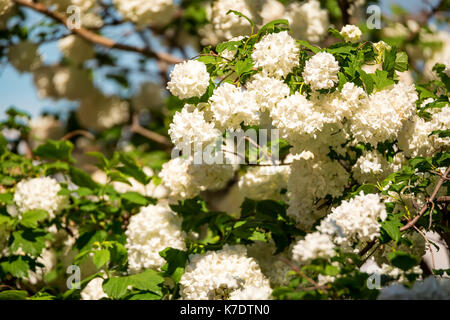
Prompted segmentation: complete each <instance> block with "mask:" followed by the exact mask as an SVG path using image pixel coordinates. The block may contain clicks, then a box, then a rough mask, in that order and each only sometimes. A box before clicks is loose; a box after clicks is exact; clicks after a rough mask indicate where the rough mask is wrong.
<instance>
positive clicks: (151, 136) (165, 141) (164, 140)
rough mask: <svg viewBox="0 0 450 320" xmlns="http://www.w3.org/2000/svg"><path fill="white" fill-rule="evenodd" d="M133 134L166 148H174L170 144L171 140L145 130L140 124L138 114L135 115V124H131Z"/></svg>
mask: <svg viewBox="0 0 450 320" xmlns="http://www.w3.org/2000/svg"><path fill="white" fill-rule="evenodd" d="M130 130H131V132H134V133H137V134H140V135H141V136H144V137H146V138H148V139H150V140H153V141H155V142H157V143H159V144H162V145H164V146H166V147H172V146H173V145H172V142H170V140H169V139H167V138H166V137H164V136H163V135H160V134H159V133H156V132H153V131H150V130H148V129H145V128H143V127H142V126H141V125H140V124H139V116H138V115H137V114H135V115H133V123H132V124H131V128H130Z"/></svg>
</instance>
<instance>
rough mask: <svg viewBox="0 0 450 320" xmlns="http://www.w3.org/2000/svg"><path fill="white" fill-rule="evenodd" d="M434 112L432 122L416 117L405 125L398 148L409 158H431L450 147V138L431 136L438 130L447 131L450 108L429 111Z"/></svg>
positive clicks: (449, 122) (449, 120)
mask: <svg viewBox="0 0 450 320" xmlns="http://www.w3.org/2000/svg"><path fill="white" fill-rule="evenodd" d="M429 110H430V111H432V118H431V120H430V121H425V120H424V119H422V118H420V117H419V116H414V117H413V118H411V119H410V120H409V121H407V122H406V123H405V126H404V127H403V129H402V131H401V132H400V133H399V135H398V146H399V148H400V149H401V150H403V152H404V153H405V155H406V156H408V157H430V156H432V155H433V154H434V153H435V152H438V151H441V150H446V149H448V148H449V147H450V138H449V137H439V136H438V134H433V135H431V136H430V134H431V133H432V132H433V131H436V130H446V129H448V128H449V124H450V107H449V106H445V107H443V108H434V109H429Z"/></svg>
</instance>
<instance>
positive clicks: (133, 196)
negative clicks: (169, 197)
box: [121, 191, 150, 206]
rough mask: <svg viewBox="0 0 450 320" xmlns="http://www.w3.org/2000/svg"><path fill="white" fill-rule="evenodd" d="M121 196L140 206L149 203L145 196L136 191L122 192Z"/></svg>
mask: <svg viewBox="0 0 450 320" xmlns="http://www.w3.org/2000/svg"><path fill="white" fill-rule="evenodd" d="M121 197H122V199H125V200H128V201H130V202H132V203H136V204H138V205H141V206H146V205H148V204H149V203H150V202H149V201H148V200H147V198H145V197H144V196H143V195H141V194H140V193H137V192H134V191H130V192H127V193H123V194H122V195H121Z"/></svg>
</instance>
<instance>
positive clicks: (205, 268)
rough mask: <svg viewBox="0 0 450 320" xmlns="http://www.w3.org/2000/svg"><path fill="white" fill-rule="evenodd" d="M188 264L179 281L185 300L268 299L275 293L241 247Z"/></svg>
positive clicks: (208, 254) (227, 248) (194, 258)
mask: <svg viewBox="0 0 450 320" xmlns="http://www.w3.org/2000/svg"><path fill="white" fill-rule="evenodd" d="M189 261H190V262H189V264H188V265H187V266H186V269H185V272H184V274H183V276H182V277H181V280H180V284H181V288H180V295H181V298H182V299H186V300H228V299H232V300H233V299H248V298H249V297H252V298H253V299H255V298H256V299H268V298H269V297H270V294H271V293H272V289H271V288H270V284H269V280H268V279H267V278H266V277H265V276H264V275H263V274H262V272H261V269H260V268H259V266H258V264H257V263H256V262H255V260H254V259H253V258H249V257H248V256H247V249H246V248H245V247H244V246H242V245H236V246H228V245H225V246H224V247H223V249H221V250H219V251H208V252H206V253H205V254H194V255H191V256H190V257H189ZM256 293H258V294H256Z"/></svg>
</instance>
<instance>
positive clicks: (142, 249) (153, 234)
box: [125, 204, 185, 273]
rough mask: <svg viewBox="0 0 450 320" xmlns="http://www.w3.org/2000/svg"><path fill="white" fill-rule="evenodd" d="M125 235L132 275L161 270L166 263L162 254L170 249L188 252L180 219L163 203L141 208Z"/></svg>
mask: <svg viewBox="0 0 450 320" xmlns="http://www.w3.org/2000/svg"><path fill="white" fill-rule="evenodd" d="M125 235H126V236H127V243H126V245H125V248H126V249H127V250H128V268H129V270H130V272H132V273H137V272H139V271H141V270H144V269H148V268H158V269H159V268H160V267H161V266H162V265H164V263H165V260H164V259H163V258H162V257H161V256H160V255H159V252H160V251H162V250H164V249H166V248H167V247H172V248H175V249H180V250H184V249H185V243H184V238H185V234H184V232H183V231H182V230H181V218H180V217H178V216H177V215H176V214H175V213H174V212H173V211H172V210H170V208H169V207H168V206H167V205H164V204H157V205H150V206H147V207H144V208H141V211H139V213H138V214H137V215H134V216H132V217H131V218H130V224H129V225H128V227H127V230H126V231H125Z"/></svg>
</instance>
